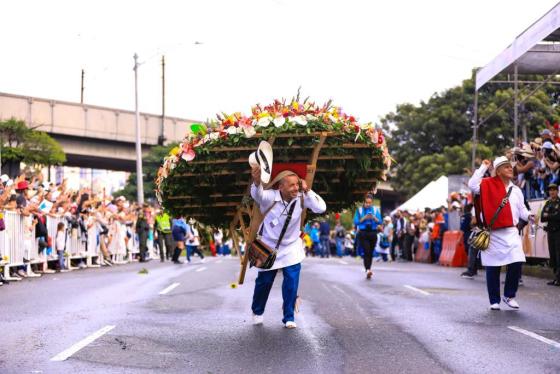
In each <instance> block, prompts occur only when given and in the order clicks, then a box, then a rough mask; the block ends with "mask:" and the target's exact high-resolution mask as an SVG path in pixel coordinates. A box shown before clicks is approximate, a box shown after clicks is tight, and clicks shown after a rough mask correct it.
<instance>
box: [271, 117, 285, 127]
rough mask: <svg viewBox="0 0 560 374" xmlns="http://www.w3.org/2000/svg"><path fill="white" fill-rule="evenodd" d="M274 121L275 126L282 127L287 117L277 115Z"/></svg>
mask: <svg viewBox="0 0 560 374" xmlns="http://www.w3.org/2000/svg"><path fill="white" fill-rule="evenodd" d="M272 122H273V123H274V126H276V127H280V126H282V125H283V124H284V123H286V119H285V118H284V117H276V118H274V120H273V121H272Z"/></svg>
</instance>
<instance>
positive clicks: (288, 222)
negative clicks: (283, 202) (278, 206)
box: [274, 201, 296, 250]
mask: <svg viewBox="0 0 560 374" xmlns="http://www.w3.org/2000/svg"><path fill="white" fill-rule="evenodd" d="M295 207H296V202H295V201H294V202H293V203H292V205H291V206H290V210H289V211H288V217H286V221H284V226H283V227H282V232H280V236H279V237H278V241H277V242H276V248H274V249H276V250H278V248H279V247H280V243H281V242H282V239H283V238H284V234H286V230H288V225H289V224H290V221H291V220H292V213H294V208H295Z"/></svg>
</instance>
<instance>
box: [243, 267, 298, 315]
mask: <svg viewBox="0 0 560 374" xmlns="http://www.w3.org/2000/svg"><path fill="white" fill-rule="evenodd" d="M300 271H301V264H295V265H292V266H288V267H285V268H282V275H283V276H284V280H283V281H282V299H283V300H284V304H283V306H282V309H283V311H284V318H283V319H282V322H283V323H286V322H288V321H293V320H294V309H295V306H296V298H297V292H298V286H299V273H300ZM277 272H278V269H277V270H268V271H260V272H259V275H258V276H257V279H256V280H255V292H254V293H253V305H252V306H251V309H252V310H253V313H254V314H256V315H258V316H260V315H262V314H263V313H264V308H265V307H266V302H267V300H268V295H269V294H270V289H271V288H272V285H273V284H274V278H275V277H276V273H277Z"/></svg>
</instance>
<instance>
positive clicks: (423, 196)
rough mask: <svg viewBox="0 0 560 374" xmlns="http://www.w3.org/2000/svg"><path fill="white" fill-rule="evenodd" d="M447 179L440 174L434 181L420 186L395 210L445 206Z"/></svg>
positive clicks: (410, 210) (447, 192)
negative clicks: (419, 188)
mask: <svg viewBox="0 0 560 374" xmlns="http://www.w3.org/2000/svg"><path fill="white" fill-rule="evenodd" d="M448 188H449V186H448V180H447V177H446V176H445V175H442V176H441V177H439V178H438V179H437V180H435V181H431V182H430V183H428V184H427V185H426V186H424V188H422V189H421V190H420V191H418V193H416V195H414V196H412V197H411V198H410V199H409V200H408V201H407V202H405V203H404V204H402V205H401V206H399V207H398V208H397V209H395V210H394V211H393V212H392V213H394V212H396V211H397V210H401V211H402V210H408V211H409V212H417V211H420V210H424V208H432V209H436V208H439V207H441V206H445V207H447V197H448V194H449V191H448Z"/></svg>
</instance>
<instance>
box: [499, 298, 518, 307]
mask: <svg viewBox="0 0 560 374" xmlns="http://www.w3.org/2000/svg"><path fill="white" fill-rule="evenodd" d="M502 300H504V303H506V304H507V306H509V307H510V308H513V309H519V304H518V303H517V301H515V299H514V298H513V297H505V296H504V297H503V298H502Z"/></svg>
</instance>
